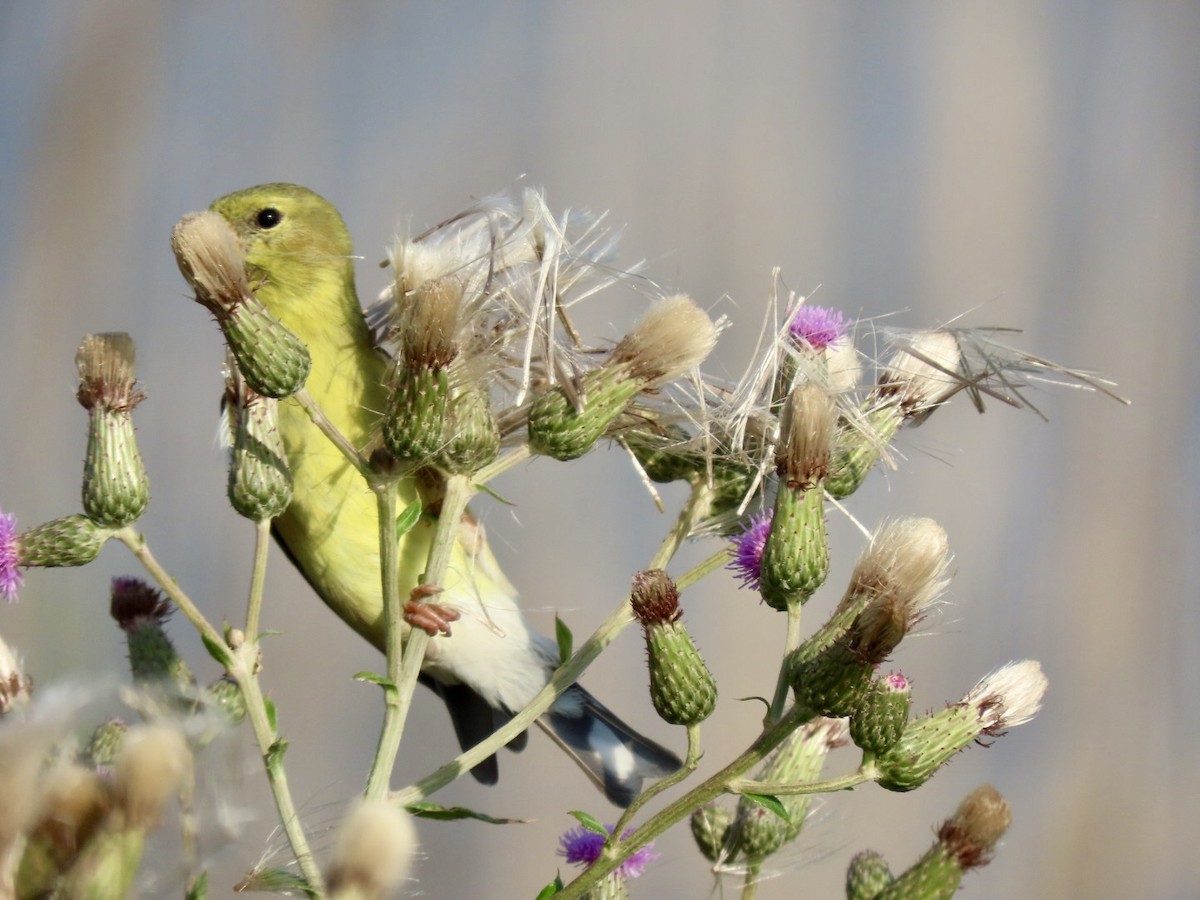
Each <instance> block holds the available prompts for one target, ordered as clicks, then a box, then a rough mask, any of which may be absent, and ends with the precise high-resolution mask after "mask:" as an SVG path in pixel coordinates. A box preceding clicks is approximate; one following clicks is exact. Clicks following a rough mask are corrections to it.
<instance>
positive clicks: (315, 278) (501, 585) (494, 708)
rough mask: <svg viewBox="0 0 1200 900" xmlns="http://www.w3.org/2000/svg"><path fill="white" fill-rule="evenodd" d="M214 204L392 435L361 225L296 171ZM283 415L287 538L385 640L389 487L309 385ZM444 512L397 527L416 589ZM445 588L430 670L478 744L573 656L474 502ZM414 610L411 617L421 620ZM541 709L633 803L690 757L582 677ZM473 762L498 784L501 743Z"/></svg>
mask: <svg viewBox="0 0 1200 900" xmlns="http://www.w3.org/2000/svg"><path fill="white" fill-rule="evenodd" d="M210 210H211V211H212V212H215V213H216V214H218V215H219V216H221V218H222V219H224V220H225V222H226V223H228V225H229V226H230V227H231V228H232V230H233V231H234V232H235V234H236V235H237V237H238V239H239V241H240V243H241V246H242V248H243V250H244V252H245V264H246V272H247V275H248V276H249V277H250V278H251V280H252V282H253V283H254V284H256V285H257V287H256V296H257V298H258V300H259V301H261V302H262V304H263V305H264V306H265V307H266V308H267V310H268V311H269V312H270V313H271V314H272V315H274V316H275V317H276V318H277V319H278V320H279V321H280V322H281V323H282V324H283V325H284V326H285V327H286V328H287V329H288V330H289V331H290V332H291V333H292V334H294V335H295V336H296V337H297V338H299V340H300V341H302V342H303V343H304V344H305V345H306V347H307V349H308V352H309V355H310V357H311V371H310V373H309V375H308V378H307V381H306V383H305V388H306V390H307V392H308V394H309V395H310V396H311V397H312V398H313V399H314V400H315V401H316V403H317V404H318V405H319V407H320V408H321V410H322V411H323V412H324V414H325V415H326V416H327V417H328V418H329V420H330V421H331V422H332V423H333V424H334V425H335V426H336V427H337V429H338V430H339V431H340V432H341V433H342V434H343V435H344V436H345V437H346V438H347V439H348V440H349V442H350V443H351V444H352V445H353V446H355V447H356V448H360V449H364V450H365V449H367V448H369V447H372V446H373V445H377V444H378V433H379V430H380V420H381V414H382V411H383V410H384V409H385V408H386V406H387V402H388V398H387V388H386V386H385V382H386V374H387V367H388V365H389V363H388V360H387V358H386V356H385V355H384V354H383V353H382V352H381V350H380V348H379V346H378V342H377V341H376V340H375V339H374V337H373V333H372V328H371V327H370V326H369V324H368V322H367V319H366V317H365V315H364V311H363V307H362V306H361V304H360V302H359V299H358V295H357V292H356V289H355V277H354V260H353V256H352V252H353V250H352V242H351V237H350V233H349V231H348V229H347V227H346V224H345V222H344V221H343V219H342V216H341V215H340V213H339V212H338V210H337V209H336V208H335V207H334V205H333V204H331V203H330V202H329V201H327V200H325V199H324V198H323V197H322V196H320V195H319V194H317V193H316V192H314V191H312V190H310V189H308V188H305V187H302V186H299V185H295V184H286V183H272V184H263V185H258V186H256V187H250V188H247V189H244V190H239V191H236V192H234V193H231V194H228V195H226V196H223V197H221V198H220V199H218V200H216V201H215V202H213V203H212V205H211V206H210ZM278 417H279V418H278V428H279V432H280V436H281V437H282V441H283V445H284V448H285V451H286V456H287V460H288V464H289V466H290V469H291V474H292V479H293V496H292V500H291V502H290V505H288V507H287V508H286V510H285V511H284V512H283V513H282V514H281V515H279V516H278V517H277V518H276V519H275V521H274V523H273V532H274V535H275V537H276V539H277V542H278V543H279V544H280V545H281V546H282V548H283V550H284V552H285V555H286V556H287V557H288V558H289V559H290V560H291V561H292V563H294V565H295V566H296V568H298V569H299V571H300V573H301V574H302V575H303V577H304V578H305V580H306V581H307V582H308V584H309V585H310V586H311V587H312V588H313V590H314V591H315V592H316V593H317V595H318V596H319V597H320V599H321V600H322V601H324V603H325V604H326V605H327V606H328V607H329V608H330V609H331V610H332V611H333V612H334V613H335V614H336V615H337V616H338V617H339V618H340V619H341V620H342V621H343V622H345V623H346V624H347V625H349V626H350V627H351V628H352V629H353V630H354V631H356V632H357V633H358V634H360V635H361V636H362V637H364V638H365V639H366V640H367V641H369V642H370V643H371V644H373V645H374V646H375V647H376V648H378V649H380V650H383V649H384V647H385V643H386V634H385V623H384V614H383V600H382V596H381V587H380V583H381V582H380V572H379V559H380V552H379V527H378V508H377V502H376V499H375V495H374V494H373V493H372V492H371V490H370V489H369V488H368V485H367V483H366V481H365V480H364V478H363V476H362V474H361V473H360V472H359V471H358V470H357V469H356V468H355V467H354V466H353V465H352V464H351V463H350V462H349V461H348V460H347V458H346V457H345V456H344V455H343V453H342V451H341V450H340V449H338V447H336V446H335V445H334V444H333V443H332V442H331V441H330V440H329V439H328V438H327V437H326V436H325V435H324V434H323V433H322V432H321V431H320V430H319V429H318V428H317V427H316V426H315V425H314V424H313V422H312V420H311V419H310V417H309V415H308V414H307V413H306V412H305V411H304V410H303V409H302V408H301V406H300V405H299V404H298V403H297V402H296V400H295V399H287V400H283V401H281V402H280V404H279V409H278ZM399 494H400V496H399V504H400V506H399V508H401V509H403V508H404V507H405V506H406V505H407V504H409V503H411V502H412V501H414V500H415V499H417V498H418V496H419V486H418V484H417V479H416V477H405V478H403V479H401V483H400V485H399ZM435 526H436V523H435V522H434V521H432V519H431V517H429V516H422V517H421V519H420V520H419V521H418V522H417V524H416V525H415V526H414V527H413V528H412V529H411V530H409V531H408V532H407V533H405V534H404V535H403V536H401V537H400V538H398V540H399V547H398V558H399V576H400V577H399V581H400V590H401V596H402V597H403V596H407V595H408V593H409V592H410V591H412V590H414V589H418V587H419V584H418V582H419V576H420V575H421V573H422V572H423V571H424V568H425V564H426V559H427V554H428V551H429V548H430V545H431V541H432V537H433V533H434V530H435ZM437 587H439V588H441V591H440V592H438V593H437V594H436V608H437V609H438V610H440V611H441V612H442V613H444V614H445V619H444V622H438V623H436V624H435V625H428V623H422V622H417V624H419V625H421V626H422V627H426V630H428V631H430V632H431V635H433V636H432V638H431V640H430V641H429V643H428V645H427V646H428V650H427V651H426V655H425V658H424V661H423V663H422V671H421V682H422V683H423V684H425V685H426V686H427V687H429V688H431V689H432V690H433V691H434V692H435V693H436V694H438V695H439V696H440V697H441V699H442V700H443V701H444V702H445V704H446V706H447V709H448V710H449V713H450V717H451V721H452V723H453V726H454V730H455V733H456V736H457V739H458V742H459V744H460V745H461V746H462V747H463V749H467V748H468V747H471V746H473V745H474V744H476V743H478V742H479V741H480V740H483V739H485V738H486V737H487V736H488V735H490V734H491V733H492V732H493V731H494V730H495V729H496V728H498V727H500V725H502V724H503V723H504V722H506V721H508V720H509V719H510V718H511V717H512V716H513V714H514V713H516V712H517V711H518V710H520V709H521V708H522V707H524V706H525V705H526V704H527V703H528V702H529V701H530V700H531V699H532V698H533V697H534V696H535V695H536V694H537V693H538V692H539V691H540V690H541V689H542V688H543V687H544V686H545V685H546V683H547V681H548V680H549V677H550V675H551V673H552V672H553V671H554V669H555V668H556V667H557V666H558V665H559V662H560V659H559V649H558V645H557V642H556V641H554V640H552V639H551V638H549V637H548V636H546V635H543V634H541V633H539V632H538V631H537V630H536V629H534V628H533V627H531V626H530V624H529V623H528V622H527V620H526V619H525V617H524V616H523V615H522V613H521V609H520V606H519V603H518V594H517V591H516V589H515V588H514V587H513V585H512V584H511V582H510V581H509V580H508V578H506V577H505V575H504V573H503V571H502V570H501V568H500V565H499V563H498V561H497V560H496V558H495V556H494V555H493V553H492V551H491V549H490V547H489V546H488V543H487V538H486V535H485V533H484V531H483V529H482V528H481V527H480V526H479V525H478V523H477V522H476V521H475V520H474V519H473V518H471V516H470V514H469V513H468V514H467V515H465V516H464V519H463V523H462V527H461V529H460V534H459V538H458V541H457V544H456V547H455V550H454V554H453V557H452V561H451V564H450V567H449V571H448V572H447V575H446V578H445V582H444V583H443V584H440V585H438V586H437ZM412 621H416V620H415V619H412V618H409V619H408V621H406V622H405V623H402V624H401V625H400V627H401V628H403V629H405V630H406V631H407V629H408V628H410V627H412V626H411V625H410V624H409V622H412ZM451 622H452V624H451ZM442 624H445V625H446V627H445V628H444V629H442V628H441V627H440V626H441V625H442ZM445 631H449V632H450V633H449V634H446V633H444V632H445ZM434 632H440V633H436V634H434ZM538 724H539V725H540V726H541V727H542V728H543V730H545V731H546V732H547V733H548V734H549V735H550V736H551V737H552V738H553V739H554V740H555V742H556V743H558V744H559V745H560V746H561V747H562V748H563V749H564V750H566V751H567V753H568V754H569V755H570V756H571V758H572V759H573V760H574V761H575V762H576V763H577V764H579V766H580V767H581V768H582V769H583V771H584V772H585V773H586V774H587V775H588V777H589V778H590V779H591V780H592V781H593V782H594V783H595V784H596V785H597V786H598V787H599V788H600V789H601V790H602V791H603V792H604V794H605V795H606V796H607V797H608V799H609V800H610V801H612V802H613V803H614V804H616V805H618V806H627V805H628V804H629V803H630V802H631V801H632V800H633V798H634V797H635V796H636V795H637V794H638V793H639V791H640V790H641V785H642V782H643V780H644V779H646V778H658V777H663V776H665V775H668V774H670V773H671V772H674V771H676V770H677V769H678V768H679V767H680V765H681V764H682V763H681V760H680V759H679V757H678V756H677V755H676V754H675V753H673V752H671V751H670V750H668V749H666V748H665V747H663V746H661V745H659V744H657V743H656V742H654V741H652V740H650V739H649V738H646V737H644V736H642V735H640V734H638V733H637V732H636V731H634V730H633V729H632V728H630V727H629V726H628V725H626V724H625V723H624V722H622V721H621V720H620V719H619V718H618V717H617V716H616V715H615V714H613V713H612V712H611V711H610V710H608V708H607V707H605V706H604V705H603V704H602V703H600V702H599V701H598V700H596V698H595V697H593V696H592V695H591V694H590V693H589V692H587V691H586V690H585V689H583V688H582V687H580V686H579V685H572V686H571V687H570V688H569V689H568V690H567V691H566V692H564V693H563V694H562V695H561V696H560V697H559V698H558V699H557V701H556V702H555V703H554V705H553V706H552V707H551V708H550V710H549V711H548V712H547V713H546V714H545V715H543V716H542V717H541V718H540V719H539V720H538ZM525 741H526V735H525V734H522V735H521V736H520V737H519V738H517V739H516V740H514V741H513V742H512V743H511V744H510V745H509V746H510V749H514V750H519V749H521V748H522V747H523V746H524V744H525ZM472 774H473V775H474V777H475V778H476V779H477V780H478V781H480V782H483V783H485V784H493V783H495V782H496V780H497V778H498V775H499V768H498V762H497V759H496V757H495V756H494V755H493V756H491V757H489V758H488V759H486V760H484V761H483V762H482V763H480V764H478V765H477V766H475V767H474V768H473V769H472Z"/></svg>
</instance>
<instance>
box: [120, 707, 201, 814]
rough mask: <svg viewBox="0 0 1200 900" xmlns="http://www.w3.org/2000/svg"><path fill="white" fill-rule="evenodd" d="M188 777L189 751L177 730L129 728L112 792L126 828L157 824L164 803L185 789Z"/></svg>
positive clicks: (158, 726)
mask: <svg viewBox="0 0 1200 900" xmlns="http://www.w3.org/2000/svg"><path fill="white" fill-rule="evenodd" d="M191 775H192V751H191V750H190V749H189V748H188V744H187V739H186V738H185V737H184V735H183V732H182V731H181V730H180V729H179V728H177V727H176V726H174V725H166V724H162V725H139V726H136V727H134V728H131V729H129V731H128V732H127V733H126V735H125V739H124V741H122V743H121V749H120V750H119V751H118V753H117V757H116V759H115V760H114V761H113V792H114V796H115V797H116V802H117V806H118V807H119V808H120V810H121V812H122V814H123V815H124V823H125V825H126V827H129V828H136V829H143V830H144V829H148V828H152V827H154V826H155V825H157V824H158V821H159V819H160V818H162V813H163V810H164V809H165V808H166V805H167V802H168V801H169V800H170V799H171V797H173V796H175V795H176V794H178V793H180V792H181V791H183V790H184V789H185V788H186V787H187V785H188V783H189V781H190V779H191Z"/></svg>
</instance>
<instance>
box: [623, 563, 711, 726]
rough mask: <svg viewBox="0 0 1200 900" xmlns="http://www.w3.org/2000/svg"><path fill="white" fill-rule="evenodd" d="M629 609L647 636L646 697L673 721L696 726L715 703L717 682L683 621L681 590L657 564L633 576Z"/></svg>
mask: <svg viewBox="0 0 1200 900" xmlns="http://www.w3.org/2000/svg"><path fill="white" fill-rule="evenodd" d="M630 599H631V602H632V604H633V614H634V615H635V616H637V618H638V621H639V622H641V624H642V630H643V632H644V634H645V636H646V653H647V656H648V657H649V664H650V699H651V701H653V703H654V708H655V710H657V711H658V714H659V715H660V716H661V717H662V718H663V719H664V720H665V721H667V722H670V723H671V724H672V725H696V724H699V723H700V722H702V721H704V720H705V719H707V718H708V717H709V716H710V715H711V714H712V711H713V709H714V708H715V707H716V705H717V684H716V682H715V681H713V677H712V674H711V673H710V672H709V671H708V668H707V667H706V666H705V665H704V660H702V659H701V658H700V653H699V651H697V650H696V645H695V644H693V643H692V638H691V636H690V635H689V634H688V633H687V628H686V627H685V626H684V624H683V621H682V618H681V617H682V615H683V611H682V610H681V609H680V608H679V591H678V590H677V589H676V587H675V583H674V582H673V581H671V578H670V576H668V575H667V573H666V572H664V571H662V570H661V569H650V570H648V571H645V572H639V573H638V574H637V575H635V576H634V577H633V592H632V593H631V595H630Z"/></svg>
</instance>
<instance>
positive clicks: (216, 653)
mask: <svg viewBox="0 0 1200 900" xmlns="http://www.w3.org/2000/svg"><path fill="white" fill-rule="evenodd" d="M200 640H202V641H203V642H204V649H205V650H207V651H208V655H209V656H211V657H212V658H213V659H215V660H216V661H217V662H218V663H220V665H221V668H223V669H226V670H228V669H229V667H230V666H231V665H232V664H233V657H232V656H230V654H229V648H228V647H227V646H225V644H223V643H221V642H220V641H216V640H213V639H212V638H210V637H209V636H208V635H207V634H205V633H204V632H200Z"/></svg>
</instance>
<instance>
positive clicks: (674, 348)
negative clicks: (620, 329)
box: [529, 294, 717, 460]
mask: <svg viewBox="0 0 1200 900" xmlns="http://www.w3.org/2000/svg"><path fill="white" fill-rule="evenodd" d="M716 340H717V329H716V326H715V325H713V323H712V320H710V319H709V318H708V316H707V315H706V314H705V313H704V312H703V311H702V310H701V309H700V308H699V307H698V306H696V304H695V303H694V302H693V301H692V300H691V299H690V298H688V297H685V296H683V295H682V294H679V295H676V296H673V297H668V298H666V299H665V300H662V301H660V302H659V303H657V304H655V305H654V306H653V307H651V309H650V310H649V311H647V312H646V314H645V315H643V316H642V318H641V319H640V320H638V322H637V324H636V325H635V326H634V327H633V330H631V331H630V332H629V334H627V335H626V336H625V337H624V338H622V339H621V341H620V343H618V344H617V346H616V347H615V348H613V352H612V354H611V355H610V356H609V358H608V360H607V361H606V362H605V364H604V365H603V366H601V367H600V368H598V369H595V370H593V371H591V372H588V373H587V374H585V375H583V376H582V378H580V379H579V383H578V384H577V385H573V386H572V387H571V389H570V391H568V390H567V389H566V388H565V387H557V388H553V389H551V390H549V391H547V392H546V393H544V394H542V395H541V396H540V397H538V398H537V399H536V400H534V402H533V406H532V407H531V408H530V410H529V443H530V446H532V447H533V449H534V450H535V451H536V452H538V453H541V454H543V455H545V456H551V457H553V458H555V459H560V460H567V459H575V458H577V457H580V456H583V454H585V453H587V452H588V451H589V450H590V449H591V448H592V447H593V446H595V444H596V442H597V441H598V440H600V438H601V437H603V436H604V434H605V432H606V431H608V429H609V427H610V426H611V425H612V424H613V423H614V422H615V421H616V420H617V417H618V416H619V415H620V414H621V413H622V412H623V411H624V410H625V408H626V407H627V406H628V405H629V403H630V401H632V400H633V398H634V397H636V396H637V395H638V393H639V392H641V391H642V390H645V389H646V388H649V387H654V386H656V385H658V384H661V383H663V382H666V381H670V380H672V379H674V378H678V377H679V376H680V375H682V374H683V373H684V372H687V371H688V370H690V369H692V368H694V367H695V366H697V365H699V364H700V362H701V361H702V360H703V359H704V357H706V356H707V355H708V353H709V351H710V350H712V348H713V345H714V344H715V343H716Z"/></svg>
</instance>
